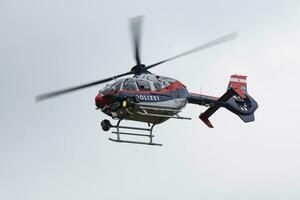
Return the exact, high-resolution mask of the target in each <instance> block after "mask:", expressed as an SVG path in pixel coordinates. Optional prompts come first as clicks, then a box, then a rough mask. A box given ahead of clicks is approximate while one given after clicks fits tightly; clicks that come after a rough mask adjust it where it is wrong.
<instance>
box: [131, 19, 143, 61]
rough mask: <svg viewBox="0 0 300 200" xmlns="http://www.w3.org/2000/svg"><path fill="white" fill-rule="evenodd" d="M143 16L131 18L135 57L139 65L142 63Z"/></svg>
mask: <svg viewBox="0 0 300 200" xmlns="http://www.w3.org/2000/svg"><path fill="white" fill-rule="evenodd" d="M142 23H143V16H136V17H134V18H131V19H130V31H131V37H132V44H133V51H134V57H135V61H136V64H137V65H140V64H141V59H140V40H141V29H142Z"/></svg>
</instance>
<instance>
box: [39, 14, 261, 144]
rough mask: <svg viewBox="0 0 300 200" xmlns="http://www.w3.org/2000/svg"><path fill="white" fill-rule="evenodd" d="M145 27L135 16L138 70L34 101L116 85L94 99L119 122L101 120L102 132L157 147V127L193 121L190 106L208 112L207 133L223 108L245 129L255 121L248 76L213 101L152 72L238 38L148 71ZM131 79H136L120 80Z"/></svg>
mask: <svg viewBox="0 0 300 200" xmlns="http://www.w3.org/2000/svg"><path fill="white" fill-rule="evenodd" d="M142 23H143V16H137V17H134V18H131V19H130V20H129V24H130V31H131V36H132V44H133V52H134V59H135V62H136V65H135V66H133V67H132V68H131V70H130V71H128V72H125V73H122V74H118V75H115V76H112V77H109V78H105V79H102V80H97V81H94V82H90V83H86V84H82V85H78V86H74V87H69V88H66V89H61V90H57V91H53V92H49V93H44V94H41V95H38V96H37V97H36V101H37V102H38V101H42V100H46V99H49V98H53V97H57V96H60V95H63V94H67V93H70V92H74V91H77V90H81V89H85V88H88V87H91V86H95V85H98V84H103V83H107V82H111V81H113V82H112V83H108V84H107V85H106V86H105V87H104V88H102V89H101V90H100V91H99V92H98V94H97V95H96V97H95V105H96V109H97V110H100V111H102V112H103V113H104V114H106V115H107V116H109V117H110V118H112V119H114V120H118V121H117V123H116V125H112V123H111V122H110V121H109V120H108V119H104V120H102V121H101V127H102V130H103V131H109V130H110V129H113V131H112V132H111V133H112V134H116V138H109V140H111V141H113V142H122V143H133V144H143V145H157V146H162V144H160V143H155V142H153V137H154V135H153V128H154V126H156V125H158V124H161V123H163V122H165V121H167V120H168V119H181V120H191V118H190V117H184V116H181V115H180V112H181V111H182V109H183V108H184V107H185V106H186V105H187V104H196V105H200V106H205V107H208V109H207V110H206V111H205V112H203V113H201V114H200V115H199V118H200V119H201V120H202V121H203V122H204V123H205V124H206V125H207V126H208V127H209V128H213V125H212V123H211V122H210V120H209V117H210V116H212V115H213V114H214V113H215V112H216V111H217V110H218V109H219V108H221V107H223V108H226V109H227V110H229V111H231V112H232V113H234V114H236V115H237V116H239V117H240V118H241V119H242V120H243V121H244V122H246V123H247V122H252V121H254V120H255V118H254V112H255V111H256V109H257V108H258V104H257V102H256V101H255V100H254V98H252V97H251V96H250V95H249V94H248V92H247V82H246V78H247V76H243V75H236V74H235V75H232V76H231V77H230V80H229V84H228V87H227V91H226V92H225V93H224V94H223V95H222V96H221V97H213V96H208V95H203V94H197V93H191V92H189V91H188V89H187V87H186V86H185V85H184V84H183V83H181V82H180V81H179V80H176V79H173V78H170V77H166V76H160V75H156V74H153V73H151V72H150V71H149V70H150V69H151V68H153V67H156V66H158V65H161V64H163V63H166V62H169V61H171V60H174V59H177V58H180V57H183V56H186V55H188V54H191V53H194V52H198V51H202V50H205V49H207V48H210V47H213V46H216V45H219V44H221V43H224V42H227V41H229V40H233V39H235V38H236V37H237V33H236V32H233V33H231V34H228V35H225V36H223V37H220V38H217V39H215V40H213V41H210V42H207V43H204V44H202V45H200V46H198V47H196V48H193V49H191V50H189V51H186V52H184V53H181V54H178V55H176V56H173V57H170V58H168V59H165V60H162V61H159V62H156V63H154V64H151V65H145V64H142V62H141V57H140V38H141V27H142ZM129 75H133V76H132V77H126V78H121V77H124V76H129ZM119 78H121V79H119ZM117 79H119V80H117ZM123 120H130V121H136V122H142V123H146V124H148V127H147V128H143V127H137V126H129V125H127V126H122V125H121V121H123ZM128 130H130V131H128ZM126 135H127V137H128V136H129V137H130V136H134V137H135V136H138V137H144V138H145V137H146V138H147V141H140V140H129V139H121V136H122V137H123V136H126ZM148 139H149V140H148Z"/></svg>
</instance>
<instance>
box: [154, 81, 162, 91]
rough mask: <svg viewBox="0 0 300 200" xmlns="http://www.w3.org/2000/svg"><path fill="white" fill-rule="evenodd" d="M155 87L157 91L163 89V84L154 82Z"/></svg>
mask: <svg viewBox="0 0 300 200" xmlns="http://www.w3.org/2000/svg"><path fill="white" fill-rule="evenodd" d="M153 85H154V88H155V90H160V89H161V84H160V83H159V82H154V83H153Z"/></svg>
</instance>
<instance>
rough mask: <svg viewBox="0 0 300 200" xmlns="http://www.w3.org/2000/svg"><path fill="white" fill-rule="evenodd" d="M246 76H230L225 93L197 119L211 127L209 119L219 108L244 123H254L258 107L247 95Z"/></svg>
mask: <svg viewBox="0 0 300 200" xmlns="http://www.w3.org/2000/svg"><path fill="white" fill-rule="evenodd" d="M246 78H247V76H241V75H232V76H231V77H230V81H229V84H228V88H227V92H226V93H225V94H223V95H222V96H221V97H220V98H219V99H218V100H217V101H216V102H215V103H214V104H213V105H212V106H211V107H209V108H208V109H207V110H206V111H205V112H204V113H201V115H200V116H199V118H200V119H201V120H202V121H203V122H204V123H205V124H206V125H207V126H208V127H210V128H213V125H212V124H211V122H210V121H209V119H208V118H209V117H210V116H211V115H213V114H214V113H215V112H216V111H217V110H218V109H219V108H220V107H224V108H226V109H228V110H229V111H231V112H233V113H234V114H236V115H238V116H239V117H240V118H241V119H242V120H243V121H244V122H251V121H254V112H255V110H256V109H257V107H258V105H257V103H256V101H255V100H254V99H253V98H252V97H251V96H250V95H249V94H248V93H247V82H246Z"/></svg>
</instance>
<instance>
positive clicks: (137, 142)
mask: <svg viewBox="0 0 300 200" xmlns="http://www.w3.org/2000/svg"><path fill="white" fill-rule="evenodd" d="M121 121H122V119H120V120H119V121H118V123H117V125H115V126H113V125H111V128H115V129H116V131H112V133H113V134H116V135H117V139H113V138H108V139H109V140H110V141H112V142H123V143H130V144H144V145H155V146H162V144H158V143H154V142H153V137H154V135H153V134H152V132H153V128H154V126H155V124H152V125H151V127H150V128H140V127H133V126H120V123H121ZM122 129H127V130H139V131H145V132H149V134H140V133H132V132H124V131H123V130H122ZM121 135H130V136H138V137H149V142H140V141H134V140H121V138H120V136H121Z"/></svg>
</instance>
